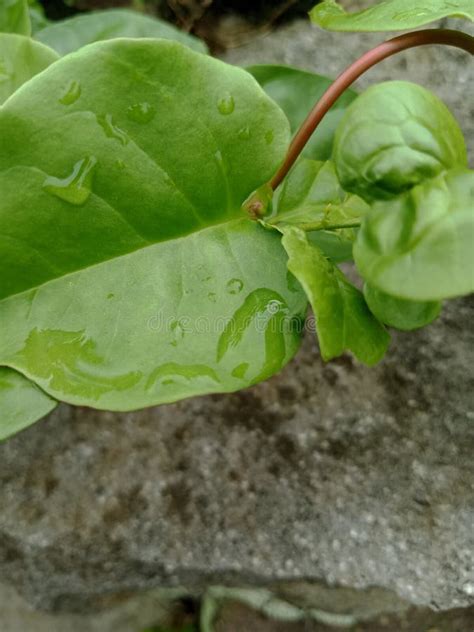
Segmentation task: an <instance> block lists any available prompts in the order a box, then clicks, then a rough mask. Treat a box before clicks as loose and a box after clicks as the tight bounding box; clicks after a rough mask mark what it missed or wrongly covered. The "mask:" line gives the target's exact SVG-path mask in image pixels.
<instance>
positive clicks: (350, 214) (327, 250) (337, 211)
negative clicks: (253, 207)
mask: <svg viewBox="0 0 474 632" xmlns="http://www.w3.org/2000/svg"><path fill="white" fill-rule="evenodd" d="M275 207H276V210H275V215H274V216H273V217H272V218H270V219H268V220H267V222H268V224H271V225H277V226H278V225H279V224H281V223H283V224H292V225H296V226H301V227H303V228H306V229H309V228H311V229H312V230H311V232H310V233H309V239H310V241H311V242H312V243H313V244H315V245H317V246H318V247H319V248H321V250H322V251H323V252H324V254H325V255H326V256H327V257H329V258H330V259H331V260H332V261H333V262H335V263H337V262H341V261H347V260H349V259H352V244H353V241H354V239H355V235H356V233H355V229H354V228H352V227H351V225H359V224H360V221H361V218H362V217H363V216H364V215H365V214H366V213H367V211H368V210H369V206H368V205H367V204H366V203H365V202H364V201H363V200H362V199H361V198H359V197H358V196H356V195H352V194H348V193H346V192H345V191H343V189H342V188H341V185H340V183H339V180H338V179H337V176H336V172H335V169H334V165H333V163H331V162H318V161H315V160H308V159H304V158H303V159H300V160H299V161H298V163H297V164H296V166H295V167H294V168H293V169H292V171H291V172H290V174H289V175H288V177H287V178H286V180H285V181H284V183H283V185H282V189H281V192H280V194H279V195H278V199H277V202H276V204H275ZM334 226H346V228H341V229H338V230H334Z"/></svg>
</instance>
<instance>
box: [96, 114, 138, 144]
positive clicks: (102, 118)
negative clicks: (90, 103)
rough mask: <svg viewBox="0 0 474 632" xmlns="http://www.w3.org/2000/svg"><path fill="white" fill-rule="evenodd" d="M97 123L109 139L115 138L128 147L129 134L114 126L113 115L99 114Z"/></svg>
mask: <svg viewBox="0 0 474 632" xmlns="http://www.w3.org/2000/svg"><path fill="white" fill-rule="evenodd" d="M97 122H98V123H99V125H100V126H101V127H102V129H103V130H104V133H105V135H106V136H108V137H109V138H115V139H116V140H118V141H119V142H120V143H122V145H126V144H127V143H128V141H129V140H130V139H129V137H128V136H127V134H126V133H125V132H124V131H123V130H122V129H120V127H117V126H116V125H115V124H114V122H113V118H112V114H98V115H97Z"/></svg>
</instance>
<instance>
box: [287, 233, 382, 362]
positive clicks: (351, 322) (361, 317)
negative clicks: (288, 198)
mask: <svg viewBox="0 0 474 632" xmlns="http://www.w3.org/2000/svg"><path fill="white" fill-rule="evenodd" d="M280 230H281V232H282V233H283V239H282V244H283V246H284V248H285V250H286V252H287V253H288V257H289V260H288V269H289V270H290V272H291V273H292V274H294V276H295V277H296V278H297V279H298V281H299V282H300V283H301V285H302V286H303V288H304V290H305V292H306V294H307V296H308V299H309V301H310V303H311V305H312V307H313V311H314V315H315V319H316V330H317V334H318V339H319V344H320V348H321V355H322V357H323V359H324V360H330V359H331V358H335V357H337V356H339V355H341V354H342V353H344V351H352V353H353V354H354V355H355V356H356V358H357V359H358V360H360V361H361V362H363V363H364V364H367V365H369V366H372V365H374V364H376V363H377V362H378V361H379V360H381V358H382V357H383V356H384V354H385V352H386V350H387V347H388V344H389V340H390V337H389V335H388V333H387V331H386V330H385V328H384V327H383V326H382V325H381V323H380V322H379V321H378V320H377V319H376V318H375V317H374V316H373V315H372V313H371V312H370V310H369V309H368V307H367V305H366V302H365V300H364V297H363V295H362V293H361V292H360V291H359V290H358V289H357V288H355V287H354V286H353V285H351V284H350V283H349V282H348V281H347V279H346V278H345V276H344V275H343V274H342V272H341V271H340V270H339V269H338V268H337V267H336V266H334V265H333V264H332V263H330V262H329V261H328V260H327V259H326V258H325V257H324V255H323V253H322V252H321V251H320V250H319V248H317V247H316V246H314V245H313V244H311V243H310V242H309V241H308V239H307V237H306V234H305V233H304V232H303V231H302V230H300V229H299V228H297V227H294V226H285V227H282V228H281V229H280Z"/></svg>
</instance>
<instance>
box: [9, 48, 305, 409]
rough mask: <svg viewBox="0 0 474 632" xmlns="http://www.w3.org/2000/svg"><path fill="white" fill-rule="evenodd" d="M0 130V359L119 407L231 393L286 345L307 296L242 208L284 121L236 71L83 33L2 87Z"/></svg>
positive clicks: (275, 242)
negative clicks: (5, 94) (58, 55)
mask: <svg viewBox="0 0 474 632" xmlns="http://www.w3.org/2000/svg"><path fill="white" fill-rule="evenodd" d="M104 86H106V89H103V88H104ZM244 126H245V127H247V128H248V129H249V131H250V138H242V137H241V135H239V132H240V130H241V129H242V128H243V127H244ZM270 131H271V132H272V139H271V142H269V132H270ZM0 135H1V137H2V139H4V140H5V142H4V143H2V145H1V148H0V170H1V173H0V190H1V193H2V195H1V197H0V235H1V237H0V265H1V267H2V269H6V270H9V274H8V275H7V276H6V277H3V276H2V278H1V279H0V297H2V299H3V300H0V364H1V363H3V364H5V365H8V366H11V367H12V368H16V369H18V370H20V371H21V372H22V373H24V374H25V375H27V376H28V377H29V378H31V379H32V380H34V381H35V382H36V383H38V384H39V385H40V386H41V387H42V388H43V389H44V390H45V391H46V392H48V393H50V394H52V395H53V396H55V397H57V398H58V399H62V400H65V401H68V402H72V403H76V404H85V405H92V406H94V407H97V408H107V409H112V410H116V409H132V408H137V407H141V406H147V405H151V404H158V403H161V402H168V401H173V400H176V399H179V398H182V397H186V396H191V395H197V394H201V393H207V392H218V391H231V390H237V389H240V388H242V387H244V386H246V385H248V384H250V383H253V382H256V381H258V380H261V379H264V378H266V377H268V376H270V375H271V374H272V373H274V372H276V371H278V370H279V369H280V368H281V367H282V366H283V365H284V364H285V363H286V362H287V361H288V360H289V359H290V358H291V357H292V355H293V354H294V353H295V351H296V349H297V348H298V345H299V340H300V331H299V325H300V324H301V319H302V317H303V315H304V311H305V307H306V299H305V297H304V294H303V292H302V291H301V289H300V288H298V287H296V288H295V287H294V286H293V285H292V284H291V283H290V284H289V285H287V280H286V276H287V275H286V255H285V252H284V250H283V248H282V247H281V243H280V239H279V237H278V235H277V234H273V233H272V232H271V231H266V230H264V229H263V228H262V227H260V226H259V225H258V224H256V223H254V222H250V221H249V220H248V219H246V217H245V215H244V214H243V213H242V211H241V208H240V205H241V203H242V201H243V200H244V199H246V197H247V196H248V195H249V193H250V192H251V191H252V190H254V189H256V188H258V186H259V185H261V184H262V182H265V181H267V180H268V179H269V178H270V177H271V175H272V174H273V173H274V172H275V170H276V169H277V168H278V165H279V164H280V163H281V161H282V159H283V157H284V155H285V152H286V150H287V146H288V140H289V129H288V123H287V121H286V118H285V116H284V114H283V113H282V112H281V110H279V108H278V107H277V106H276V105H275V104H274V103H273V102H272V101H271V100H270V99H269V98H268V97H267V96H266V95H265V93H264V92H263V91H262V90H261V89H260V87H259V86H258V85H257V83H256V82H255V81H254V80H253V78H252V77H250V76H249V75H248V73H246V72H245V71H243V70H241V69H239V68H236V67H232V66H227V65H226V64H223V63H222V62H220V61H217V60H215V59H212V58H210V57H207V56H204V55H200V54H197V53H195V52H193V51H191V50H189V49H188V48H186V47H183V46H182V45H180V44H178V43H175V42H169V41H164V40H157V41H151V40H142V41H131V40H121V41H114V42H103V43H98V44H94V45H91V46H89V47H87V48H85V49H82V50H81V51H79V52H77V53H74V54H71V55H68V56H67V57H64V58H63V59H60V60H59V61H58V62H56V63H55V64H53V65H52V66H51V67H50V68H48V69H47V70H46V71H45V72H44V73H42V74H41V75H39V76H38V77H36V78H34V79H32V80H31V81H30V82H29V83H28V84H26V85H25V86H24V88H23V89H22V90H21V91H19V92H18V93H17V94H15V95H13V96H12V97H11V98H10V99H9V100H8V101H7V102H6V103H5V105H4V106H3V108H2V109H1V110H0Z"/></svg>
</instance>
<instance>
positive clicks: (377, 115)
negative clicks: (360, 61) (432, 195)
mask: <svg viewBox="0 0 474 632" xmlns="http://www.w3.org/2000/svg"><path fill="white" fill-rule="evenodd" d="M334 162H335V165H336V170H337V174H338V176H339V179H340V181H341V186H342V187H343V188H344V189H345V190H346V191H352V192H353V193H357V194H358V195H360V196H362V197H363V198H364V199H366V200H369V201H370V200H374V199H389V198H391V197H394V196H396V195H399V194H400V193H402V192H403V191H406V190H407V189H410V188H411V187H412V186H415V185H416V184H419V183H420V182H422V181H423V180H425V179H426V178H431V177H433V176H436V175H438V174H439V173H441V172H442V171H445V170H446V169H450V168H452V167H456V166H461V167H465V166H467V152H466V144H465V142H464V137H463V134H462V132H461V129H460V128H459V125H458V123H457V121H456V119H455V118H454V117H453V115H452V114H451V112H450V111H449V110H448V108H447V107H446V106H445V105H444V103H443V102H442V101H441V100H440V99H438V97H436V96H435V95H434V94H432V93H431V92H429V91H428V90H425V88H422V87H421V86H419V85H416V84H414V83H409V82H407V81H389V82H385V83H379V84H377V85H375V86H372V87H371V88H369V89H368V90H366V91H365V92H363V93H362V94H361V95H360V96H359V97H358V98H357V99H356V101H354V103H352V104H351V105H350V106H349V108H348V109H347V110H346V112H345V114H344V117H343V118H342V121H341V123H340V125H339V127H338V129H337V132H336V136H335V140H334Z"/></svg>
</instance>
